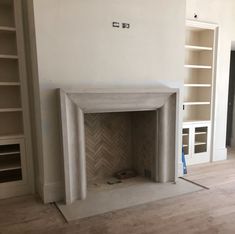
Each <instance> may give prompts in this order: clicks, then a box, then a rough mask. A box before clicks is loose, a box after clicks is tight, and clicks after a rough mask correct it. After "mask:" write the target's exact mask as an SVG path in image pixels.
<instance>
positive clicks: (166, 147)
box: [157, 95, 176, 183]
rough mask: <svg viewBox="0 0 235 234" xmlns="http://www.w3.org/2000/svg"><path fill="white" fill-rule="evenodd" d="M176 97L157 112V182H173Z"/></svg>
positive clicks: (172, 97)
mask: <svg viewBox="0 0 235 234" xmlns="http://www.w3.org/2000/svg"><path fill="white" fill-rule="evenodd" d="M175 105H176V95H171V96H170V97H169V98H168V101H167V102H166V103H165V105H164V106H163V107H161V108H160V109H159V111H158V146H157V148H158V150H157V151H158V153H157V154H158V155H157V158H158V160H157V161H158V162H157V163H158V182H160V183H166V182H174V181H175V160H176V159H175V126H176V107H175Z"/></svg>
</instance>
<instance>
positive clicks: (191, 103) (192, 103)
mask: <svg viewBox="0 0 235 234" xmlns="http://www.w3.org/2000/svg"><path fill="white" fill-rule="evenodd" d="M210 104H211V103H210V102H184V105H185V106H195V105H210Z"/></svg>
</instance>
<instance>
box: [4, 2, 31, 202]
mask: <svg viewBox="0 0 235 234" xmlns="http://www.w3.org/2000/svg"><path fill="white" fill-rule="evenodd" d="M0 74H1V75H0V199H1V198H6V197H12V196H18V195H23V194H27V193H30V192H32V191H33V184H32V181H31V180H30V179H29V178H30V177H31V176H32V173H33V171H32V158H31V152H32V149H31V135H30V121H29V105H28V92H27V77H26V66H25V52H24V36H23V24H22V9H21V1H20V0H0Z"/></svg>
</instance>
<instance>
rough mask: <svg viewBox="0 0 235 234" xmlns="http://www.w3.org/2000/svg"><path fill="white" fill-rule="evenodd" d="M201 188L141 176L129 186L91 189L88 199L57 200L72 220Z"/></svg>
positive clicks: (183, 181) (67, 218) (66, 216)
mask: <svg viewBox="0 0 235 234" xmlns="http://www.w3.org/2000/svg"><path fill="white" fill-rule="evenodd" d="M200 190H203V189H202V187H200V186H197V185H195V184H192V183H190V182H188V181H185V180H182V179H178V180H177V183H176V184H174V185H172V183H166V184H161V183H154V182H151V181H145V182H144V183H143V181H141V180H140V183H134V184H133V185H132V186H128V187H125V186H124V187H119V188H115V189H110V190H107V189H104V190H103V191H102V190H97V191H95V190H92V191H90V192H88V194H87V198H86V200H77V201H75V202H74V203H73V204H71V205H64V204H63V203H57V206H58V208H59V209H60V211H61V212H62V214H63V215H64V217H65V219H66V220H67V221H68V222H69V221H73V220H76V219H81V218H85V217H90V216H94V215H98V214H103V213H107V212H110V211H114V210H119V209H124V208H128V207H132V206H136V205H141V204H144V203H148V202H153V201H157V200H161V199H165V198H170V197H174V196H179V195H183V194H187V193H192V192H196V191H200Z"/></svg>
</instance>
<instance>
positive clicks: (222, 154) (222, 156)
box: [212, 148, 227, 162]
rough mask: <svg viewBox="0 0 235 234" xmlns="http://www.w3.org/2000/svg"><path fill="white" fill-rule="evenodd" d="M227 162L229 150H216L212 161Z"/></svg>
mask: <svg viewBox="0 0 235 234" xmlns="http://www.w3.org/2000/svg"><path fill="white" fill-rule="evenodd" d="M222 160H227V148H222V149H215V150H214V153H213V155H212V161H213V162H216V161H222Z"/></svg>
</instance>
